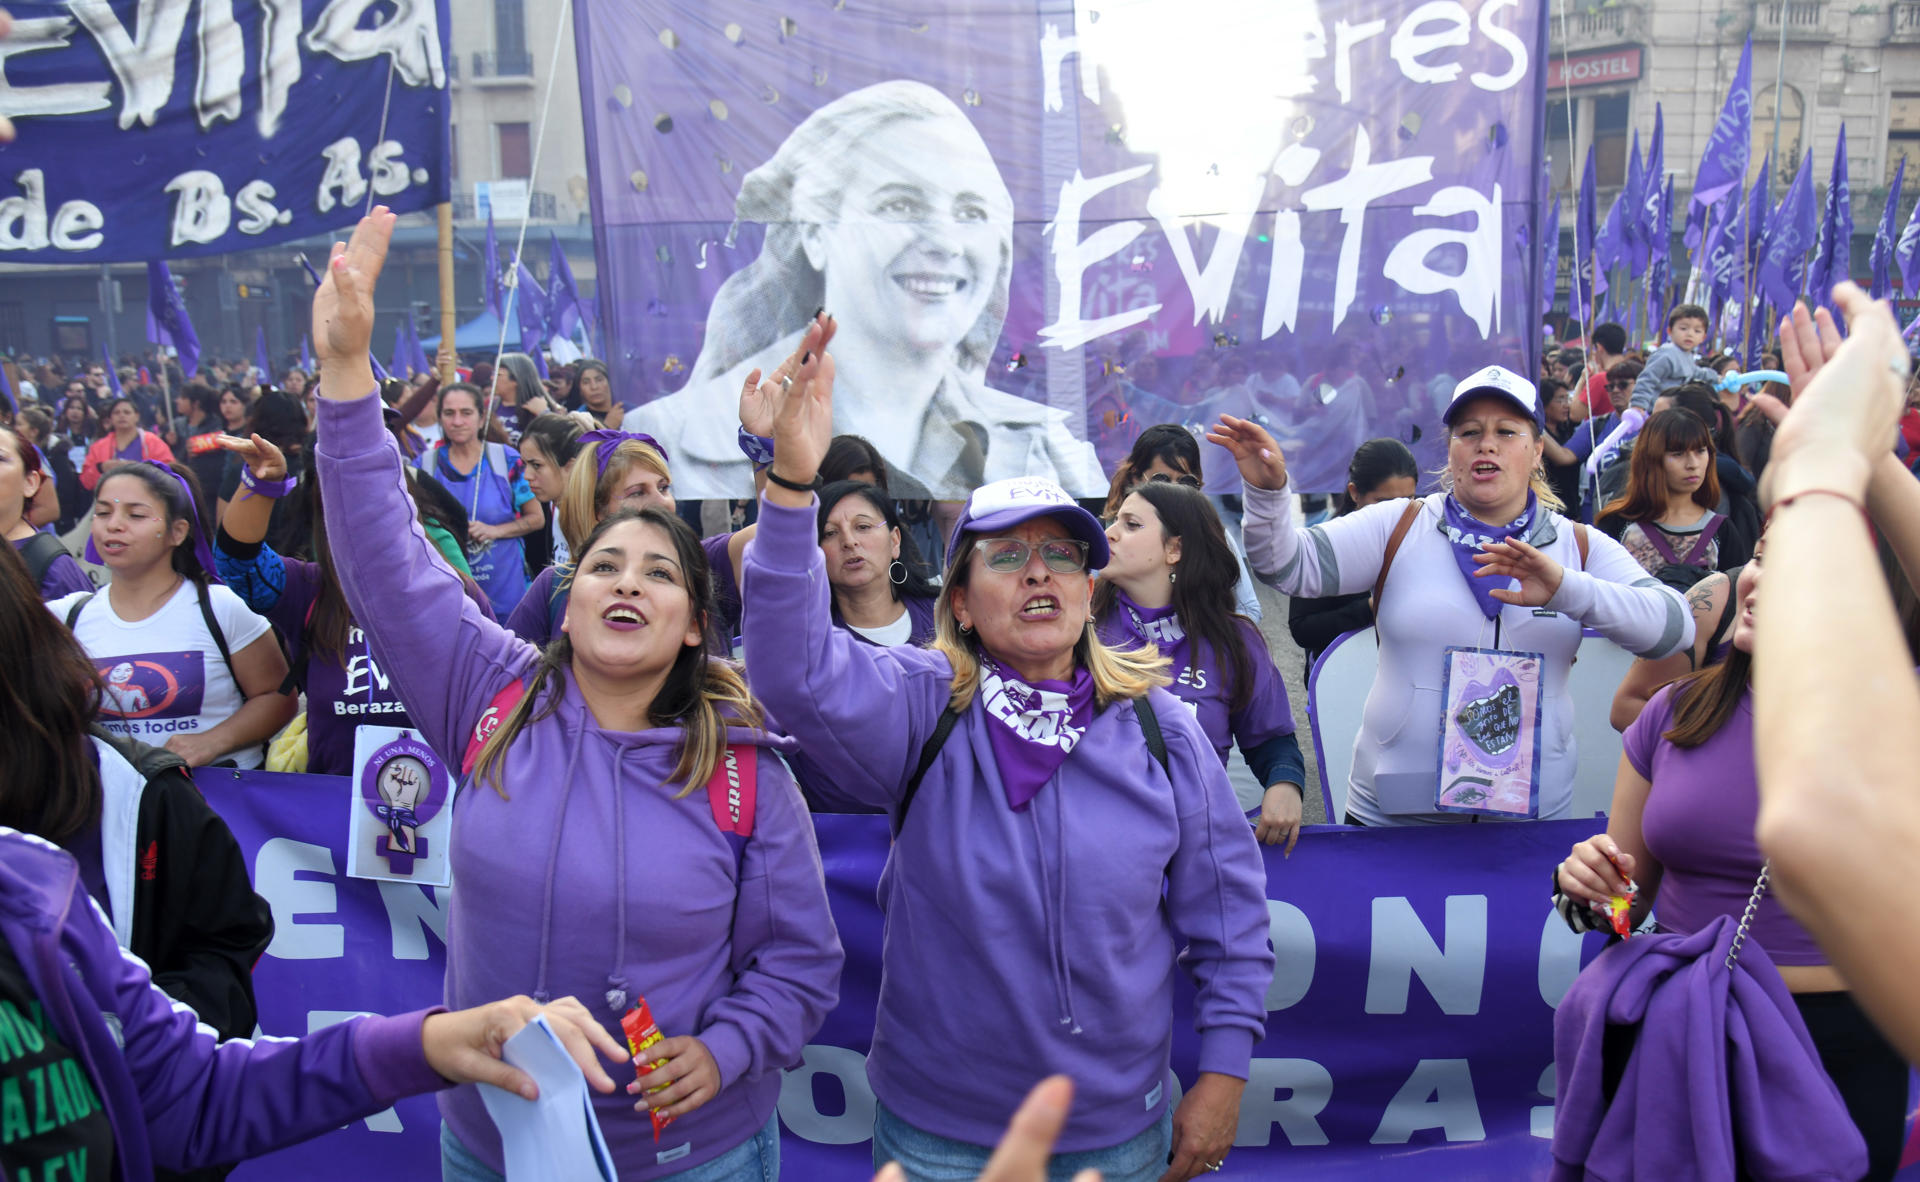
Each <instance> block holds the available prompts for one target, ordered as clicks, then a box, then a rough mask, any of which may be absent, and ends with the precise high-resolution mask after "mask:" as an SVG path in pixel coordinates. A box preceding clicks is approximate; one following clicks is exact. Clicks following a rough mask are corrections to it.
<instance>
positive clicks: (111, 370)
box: [100, 345, 120, 398]
mask: <svg viewBox="0 0 1920 1182" xmlns="http://www.w3.org/2000/svg"><path fill="white" fill-rule="evenodd" d="M100 358H101V360H103V361H105V362H106V363H107V388H108V389H109V390H112V391H113V396H114V397H115V398H118V397H120V368H119V367H118V366H116V365H115V364H114V363H113V354H112V353H110V352H108V351H107V347H106V346H105V345H101V346H100Z"/></svg>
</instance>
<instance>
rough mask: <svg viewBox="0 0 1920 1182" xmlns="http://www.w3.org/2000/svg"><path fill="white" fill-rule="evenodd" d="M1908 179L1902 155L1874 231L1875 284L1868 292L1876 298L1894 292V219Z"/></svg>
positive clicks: (1869, 257)
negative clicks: (1901, 190)
mask: <svg viewBox="0 0 1920 1182" xmlns="http://www.w3.org/2000/svg"><path fill="white" fill-rule="evenodd" d="M1906 179H1907V158H1906V157H1905V156H1902V157H1901V158H1900V166H1899V168H1897V169H1896V170H1895V171H1894V174H1893V187H1892V188H1890V189H1888V190H1887V207H1886V208H1885V209H1884V210H1882V211H1881V212H1880V225H1879V228H1878V229H1876V230H1874V232H1873V253H1872V254H1871V255H1870V256H1868V262H1869V263H1870V265H1871V266H1872V267H1873V286H1872V287H1871V288H1870V289H1869V290H1868V292H1867V294H1868V295H1870V296H1872V297H1873V298H1874V299H1876V300H1884V299H1886V298H1887V297H1888V296H1891V295H1892V294H1893V219H1894V217H1895V213H1896V211H1897V210H1898V209H1899V206H1900V188H1901V185H1902V183H1903V182H1905V180H1906Z"/></svg>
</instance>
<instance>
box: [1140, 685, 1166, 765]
mask: <svg viewBox="0 0 1920 1182" xmlns="http://www.w3.org/2000/svg"><path fill="white" fill-rule="evenodd" d="M1150 697H1151V695H1149V694H1141V695H1140V696H1139V697H1137V698H1135V699H1134V700H1133V716H1134V717H1135V718H1137V719H1139V720H1140V733H1141V734H1142V735H1143V736H1145V737H1146V740H1147V750H1148V751H1149V752H1151V753H1152V754H1153V759H1154V762H1155V763H1158V764H1159V765H1160V770H1161V771H1163V772H1165V773H1167V779H1168V780H1172V779H1173V766H1172V765H1171V764H1170V763H1168V762H1167V739H1166V736H1165V735H1162V734H1161V733H1160V716H1159V715H1158V714H1155V713H1154V712H1153V703H1152V702H1151V701H1149V700H1148V699H1149V698H1150Z"/></svg>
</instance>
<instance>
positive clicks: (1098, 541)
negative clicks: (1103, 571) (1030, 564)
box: [947, 476, 1108, 570]
mask: <svg viewBox="0 0 1920 1182" xmlns="http://www.w3.org/2000/svg"><path fill="white" fill-rule="evenodd" d="M1036 517H1052V518H1055V519H1057V520H1058V521H1059V522H1060V523H1061V524H1062V525H1064V526H1066V527H1067V532H1068V533H1069V534H1070V535H1072V536H1073V537H1075V538H1078V539H1079V540H1081V541H1083V542H1085V543H1086V544H1087V569H1088V570H1099V569H1100V568H1101V567H1103V566H1105V565H1107V558H1108V549H1107V531H1106V530H1104V529H1101V528H1100V521H1099V519H1098V518H1096V517H1094V515H1093V514H1091V513H1089V512H1087V511H1086V510H1085V509H1083V508H1081V507H1080V502H1078V501H1076V500H1074V499H1073V498H1072V497H1070V496H1068V495H1067V490H1066V489H1063V488H1061V487H1060V486H1059V485H1058V484H1056V483H1054V482H1053V481H1051V480H1048V479H1047V478H1046V477H1044V476H1015V477H1012V478H1011V479H1008V480H996V481H994V482H993V483H992V484H983V485H981V486H980V487H979V488H976V489H974V490H973V495H972V496H970V497H968V498H967V507H966V510H965V511H964V512H963V513H961V514H960V520H959V521H957V522H955V523H954V527H953V536H952V537H951V538H949V539H948V541H947V552H948V553H949V554H951V553H953V552H954V551H956V550H958V549H959V548H960V539H961V538H962V537H964V536H965V535H967V534H989V533H992V532H994V531H995V530H1003V529H1011V528H1012V527H1014V526H1016V525H1019V524H1020V523H1021V522H1023V521H1032V520H1033V519H1034V518H1036Z"/></svg>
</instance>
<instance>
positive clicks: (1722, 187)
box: [1687, 37, 1753, 250]
mask: <svg viewBox="0 0 1920 1182" xmlns="http://www.w3.org/2000/svg"><path fill="white" fill-rule="evenodd" d="M1752 136H1753V38H1752V37H1748V38H1747V44H1746V46H1745V47H1744V48H1743V49H1741V50H1740V65H1739V66H1738V67H1736V68H1735V69H1734V71H1733V85H1732V86H1731V87H1729V88H1728V90H1727V102H1726V105H1725V106H1723V107H1721V108H1720V118H1719V119H1717V120H1715V121H1714V125H1713V131H1712V133H1711V134H1709V135H1708V136H1707V150H1706V151H1704V152H1702V153H1701V154H1700V167H1699V168H1698V169H1696V170H1694V174H1693V196H1692V197H1691V198H1689V199H1688V201H1687V249H1688V250H1694V249H1696V248H1698V246H1699V245H1700V237H1701V234H1702V233H1703V232H1704V230H1703V227H1704V226H1705V224H1706V218H1707V208H1708V207H1709V206H1713V205H1718V204H1720V203H1721V202H1722V201H1723V200H1724V199H1725V198H1726V196H1727V195H1728V194H1729V193H1738V192H1739V190H1740V180H1741V178H1742V177H1745V176H1746V175H1747V152H1748V148H1749V145H1750V143H1751V140H1752ZM1725 212H1726V213H1727V214H1729V215H1730V214H1731V213H1732V212H1733V210H1732V208H1731V207H1728V208H1727V209H1726V211H1725ZM1716 216H1718V215H1716Z"/></svg>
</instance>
